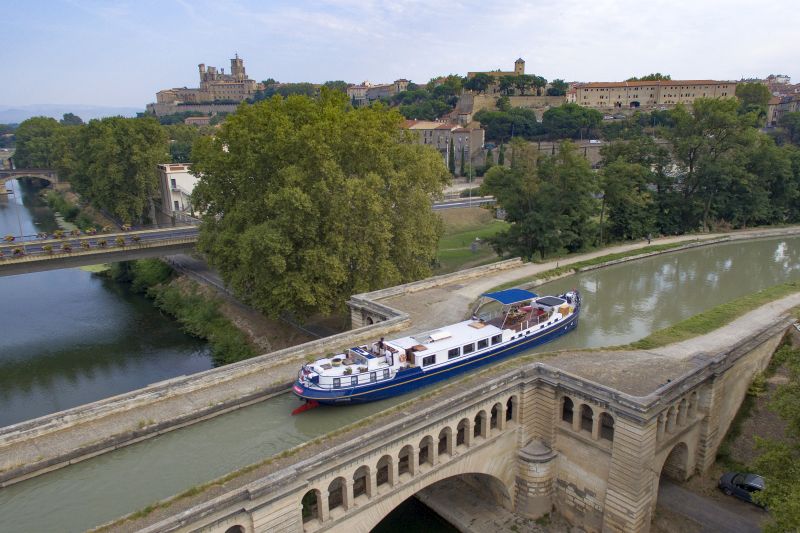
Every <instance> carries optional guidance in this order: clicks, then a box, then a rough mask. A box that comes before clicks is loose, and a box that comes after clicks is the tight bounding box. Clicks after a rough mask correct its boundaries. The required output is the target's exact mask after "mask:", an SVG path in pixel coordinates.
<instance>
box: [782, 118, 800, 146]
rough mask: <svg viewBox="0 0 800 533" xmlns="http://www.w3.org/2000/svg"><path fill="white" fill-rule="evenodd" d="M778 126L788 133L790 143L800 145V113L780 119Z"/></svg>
mask: <svg viewBox="0 0 800 533" xmlns="http://www.w3.org/2000/svg"><path fill="white" fill-rule="evenodd" d="M778 126H780V127H781V128H783V129H784V130H785V131H786V135H787V137H788V138H789V142H791V143H793V144H800V112H794V113H786V114H784V115H783V116H782V117H781V118H779V119H778Z"/></svg>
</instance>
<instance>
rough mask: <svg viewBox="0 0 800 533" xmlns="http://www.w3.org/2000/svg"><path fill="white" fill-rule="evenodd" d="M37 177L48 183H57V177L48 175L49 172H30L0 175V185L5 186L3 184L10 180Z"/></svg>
mask: <svg viewBox="0 0 800 533" xmlns="http://www.w3.org/2000/svg"><path fill="white" fill-rule="evenodd" d="M26 178H31V179H37V180H42V181H46V182H47V183H48V185H53V184H55V183H58V177H53V176H50V175H49V174H41V173H37V172H31V173H30V174H12V175H5V176H2V175H0V185H2V186H5V184H6V183H7V182H9V181H11V180H21V179H26Z"/></svg>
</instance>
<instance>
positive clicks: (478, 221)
mask: <svg viewBox="0 0 800 533" xmlns="http://www.w3.org/2000/svg"><path fill="white" fill-rule="evenodd" d="M441 217H442V219H443V220H444V224H445V233H444V235H443V236H442V238H441V240H440V241H439V252H438V253H437V255H436V259H437V260H438V261H439V265H440V266H439V268H437V269H436V274H446V273H448V272H454V271H456V270H461V269H463V268H469V267H474V266H479V265H483V264H486V263H491V262H493V261H497V260H498V257H497V254H495V253H494V250H492V248H491V247H490V246H489V245H488V244H487V243H486V242H485V240H486V239H487V238H488V237H491V236H492V235H495V234H497V233H498V232H500V231H502V230H504V229H505V228H507V227H508V223H507V222H503V221H502V220H495V219H493V218H492V214H491V213H490V212H489V211H487V210H486V209H481V208H479V207H475V208H464V209H451V210H445V211H443V212H442V213H441ZM476 237H477V238H479V239H481V241H482V242H481V244H480V246H479V247H478V250H477V251H476V252H473V251H472V249H471V248H470V245H471V244H472V243H473V242H474V241H475V238H476Z"/></svg>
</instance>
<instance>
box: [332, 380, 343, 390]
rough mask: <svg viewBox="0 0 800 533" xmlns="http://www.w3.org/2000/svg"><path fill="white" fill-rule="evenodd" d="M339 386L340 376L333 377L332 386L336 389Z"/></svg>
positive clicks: (340, 384) (340, 382) (340, 383)
mask: <svg viewBox="0 0 800 533" xmlns="http://www.w3.org/2000/svg"><path fill="white" fill-rule="evenodd" d="M341 386H342V380H341V378H333V388H334V389H338V388H339V387H341Z"/></svg>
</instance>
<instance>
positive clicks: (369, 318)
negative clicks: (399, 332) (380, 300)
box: [366, 316, 375, 326]
mask: <svg viewBox="0 0 800 533" xmlns="http://www.w3.org/2000/svg"><path fill="white" fill-rule="evenodd" d="M366 323H367V325H368V326H371V325H373V324H374V323H375V321H374V320H372V317H371V316H368V317H367V320H366Z"/></svg>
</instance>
